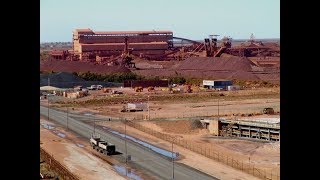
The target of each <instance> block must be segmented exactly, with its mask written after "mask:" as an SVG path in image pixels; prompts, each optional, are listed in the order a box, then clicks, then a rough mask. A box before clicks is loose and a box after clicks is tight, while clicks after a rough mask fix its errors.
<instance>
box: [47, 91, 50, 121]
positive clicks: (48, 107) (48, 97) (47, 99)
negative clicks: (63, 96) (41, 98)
mask: <svg viewBox="0 0 320 180" xmlns="http://www.w3.org/2000/svg"><path fill="white" fill-rule="evenodd" d="M47 100H48V121H49V120H50V118H49V96H48V95H47Z"/></svg>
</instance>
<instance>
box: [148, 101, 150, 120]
mask: <svg viewBox="0 0 320 180" xmlns="http://www.w3.org/2000/svg"><path fill="white" fill-rule="evenodd" d="M148 120H150V105H149V96H148Z"/></svg>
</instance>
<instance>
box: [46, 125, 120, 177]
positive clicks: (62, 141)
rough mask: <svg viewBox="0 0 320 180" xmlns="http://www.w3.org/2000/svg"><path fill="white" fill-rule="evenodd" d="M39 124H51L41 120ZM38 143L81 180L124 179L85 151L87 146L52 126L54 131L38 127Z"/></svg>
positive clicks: (106, 164) (110, 167) (109, 166)
mask: <svg viewBox="0 0 320 180" xmlns="http://www.w3.org/2000/svg"><path fill="white" fill-rule="evenodd" d="M40 123H45V124H53V123H51V122H47V121H45V120H43V119H42V120H40ZM59 133H60V134H59ZM59 135H60V136H61V137H60V136H59ZM40 142H41V143H42V144H41V147H42V148H44V149H45V150H46V151H47V152H48V153H50V154H52V155H53V156H54V158H55V159H56V160H58V161H59V162H60V163H62V164H64V165H65V166H66V167H67V168H68V169H69V170H70V171H71V172H72V173H74V174H76V175H77V176H78V177H80V178H81V179H86V180H87V179H92V180H98V179H101V180H104V179H114V180H121V179H125V178H124V177H122V176H120V175H118V174H117V173H116V172H115V171H114V170H113V169H112V166H111V165H109V164H108V163H106V162H104V161H103V160H101V159H99V158H97V157H95V156H93V155H92V154H90V153H89V152H88V151H87V150H86V149H85V148H86V146H89V144H87V143H85V142H83V140H81V139H80V138H78V137H76V136H75V135H73V134H72V133H70V132H66V131H64V130H63V129H62V128H59V127H57V126H55V125H54V129H51V130H48V129H45V128H43V127H42V126H40ZM79 146H80V147H79Z"/></svg>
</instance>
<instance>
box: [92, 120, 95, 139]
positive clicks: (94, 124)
mask: <svg viewBox="0 0 320 180" xmlns="http://www.w3.org/2000/svg"><path fill="white" fill-rule="evenodd" d="M92 118H93V134H94V135H95V134H96V119H95V118H94V117H92Z"/></svg>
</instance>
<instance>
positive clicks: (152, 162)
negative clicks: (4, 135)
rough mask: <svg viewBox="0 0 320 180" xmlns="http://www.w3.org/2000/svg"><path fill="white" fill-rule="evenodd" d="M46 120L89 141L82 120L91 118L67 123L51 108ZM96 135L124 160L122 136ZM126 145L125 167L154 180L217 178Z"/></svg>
mask: <svg viewBox="0 0 320 180" xmlns="http://www.w3.org/2000/svg"><path fill="white" fill-rule="evenodd" d="M40 114H41V115H43V116H47V115H48V108H46V107H43V106H40ZM49 117H50V120H53V121H55V122H58V123H59V124H61V125H63V126H67V124H68V127H69V129H71V130H73V131H75V132H77V133H78V134H80V135H82V136H84V137H86V138H88V140H89V138H90V136H91V134H92V133H93V129H94V128H93V126H91V125H89V124H86V123H85V122H83V121H84V120H90V119H93V117H90V116H86V115H80V114H77V115H75V114H69V116H68V122H67V113H66V112H63V111H58V110H55V109H51V108H50V109H49ZM95 133H96V134H100V136H101V138H103V139H105V140H107V141H109V142H111V143H112V144H115V145H116V150H117V151H119V152H121V153H123V154H122V155H116V156H114V157H115V158H116V159H118V160H119V161H122V162H124V161H125V152H126V151H125V141H124V140H123V139H122V138H121V137H119V136H117V135H113V134H110V133H109V132H108V131H106V130H104V129H101V128H99V127H97V126H96V128H95ZM126 144H127V145H126V146H127V153H128V155H131V161H129V163H128V164H129V165H130V166H132V167H134V168H137V169H139V170H142V171H143V172H144V173H146V174H148V175H149V176H152V177H154V178H155V179H173V176H174V179H177V180H180V179H181V180H188V179H190V180H194V179H199V180H202V179H203V180H212V179H217V178H215V177H212V176H210V175H208V174H205V173H203V172H201V171H198V170H196V169H194V168H191V167H189V166H186V165H184V164H180V163H177V162H175V163H174V166H173V163H172V160H171V158H167V157H164V156H162V155H159V154H158V153H156V152H153V151H151V150H150V149H147V148H145V147H143V146H141V145H139V144H137V143H134V142H132V141H127V142H126ZM173 169H174V170H173ZM173 172H174V173H173Z"/></svg>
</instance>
